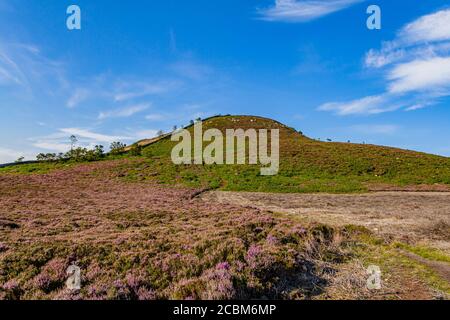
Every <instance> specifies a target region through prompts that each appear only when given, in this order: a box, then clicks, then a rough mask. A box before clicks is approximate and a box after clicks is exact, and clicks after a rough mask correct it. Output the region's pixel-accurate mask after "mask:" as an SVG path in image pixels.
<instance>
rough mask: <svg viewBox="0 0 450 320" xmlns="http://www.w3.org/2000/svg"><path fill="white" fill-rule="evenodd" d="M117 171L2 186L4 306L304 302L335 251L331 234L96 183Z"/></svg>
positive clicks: (254, 213) (94, 170)
mask: <svg viewBox="0 0 450 320" xmlns="http://www.w3.org/2000/svg"><path fill="white" fill-rule="evenodd" d="M115 165H117V163H110V162H102V163H95V164H88V165H82V166H78V167H73V168H70V169H67V170H56V171H52V172H50V173H47V174H41V175H27V176H17V175H15V176H11V175H4V176H2V177H1V179H0V189H1V190H3V191H5V192H2V193H0V204H1V206H0V216H1V217H2V219H3V220H5V221H14V223H15V224H17V225H19V226H20V227H19V228H7V227H5V228H4V229H3V230H2V233H1V234H0V244H1V246H0V248H1V252H0V297H1V298H2V299H19V298H20V299H42V298H44V299H95V300H97V299H142V300H148V299H173V298H177V299H233V298H267V297H269V298H282V299H284V298H304V297H311V296H314V295H316V294H318V293H319V292H318V289H317V288H320V286H325V285H326V281H325V280H324V278H323V277H322V275H321V271H320V270H319V269H320V268H318V266H319V265H320V264H321V263H323V262H324V261H325V260H324V258H323V257H330V261H334V260H333V259H334V257H336V256H337V255H339V254H341V253H342V247H340V246H339V245H337V246H334V245H332V244H333V243H334V241H335V234H337V233H339V230H337V229H329V228H324V227H322V226H317V225H307V224H301V223H299V222H295V221H292V220H291V219H288V218H283V217H281V216H275V215H273V214H270V213H266V212H262V211H260V210H257V209H253V208H243V207H240V206H233V205H218V204H215V203H211V202H205V201H202V200H201V199H197V198H193V196H192V195H193V194H196V193H198V190H196V189H189V188H182V187H179V188H173V187H172V188H167V187H164V186H161V185H157V184H154V183H148V182H147V183H133V184H131V183H126V182H123V181H121V180H120V179H118V178H116V177H115V176H114V175H108V174H103V175H99V174H98V172H99V170H101V169H105V168H106V169H108V168H112V167H114V166H115ZM103 166H104V167H103ZM103 172H109V171H108V170H104V171H103ZM326 259H328V258H326ZM71 264H75V265H77V266H78V267H80V269H81V284H82V285H81V290H79V291H75V292H70V291H68V289H66V286H65V281H66V277H67V275H66V269H67V267H68V266H70V265H71ZM319 291H320V290H319Z"/></svg>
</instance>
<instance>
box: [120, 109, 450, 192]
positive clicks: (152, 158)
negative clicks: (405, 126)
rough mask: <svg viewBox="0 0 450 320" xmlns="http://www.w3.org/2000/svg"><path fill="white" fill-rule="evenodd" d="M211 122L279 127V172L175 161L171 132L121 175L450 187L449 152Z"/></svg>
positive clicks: (278, 185)
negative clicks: (323, 138)
mask: <svg viewBox="0 0 450 320" xmlns="http://www.w3.org/2000/svg"><path fill="white" fill-rule="evenodd" d="M209 128H217V129H219V130H221V131H222V132H223V133H225V130H226V129H239V128H242V129H249V128H254V129H279V130H280V171H279V174H278V175H276V176H261V175H260V168H261V166H260V165H183V166H175V165H173V163H172V161H171V158H170V154H171V150H172V148H173V147H174V146H175V144H176V143H175V142H172V141H170V136H167V137H165V138H163V139H160V140H157V141H156V142H154V143H152V144H150V145H148V146H147V147H145V148H144V149H143V152H142V153H143V155H144V158H145V160H142V161H137V163H133V164H128V165H125V166H122V167H121V170H123V172H122V175H124V176H125V177H127V178H128V179H131V180H148V179H149V180H157V181H159V182H161V183H170V184H173V183H181V184H184V185H188V186H195V187H205V188H220V189H222V190H234V191H242V190H245V191H267V192H358V191H367V190H380V189H383V190H397V189H398V190H401V189H407V190H415V189H420V190H437V191H439V190H449V185H450V158H446V157H441V156H435V155H430V154H425V153H420V152H414V151H408V150H402V149H396V148H390V147H382V146H375V145H363V144H352V143H334V142H330V143H327V142H321V141H317V140H313V139H310V138H308V137H306V136H303V135H302V134H300V133H298V132H296V131H295V130H294V129H292V128H289V127H287V126H285V125H283V124H281V123H279V122H276V121H274V120H271V119H266V118H261V117H255V116H223V117H213V118H211V119H209V120H206V121H204V122H203V129H204V130H206V129H209ZM188 129H189V130H190V131H191V132H192V131H193V128H192V127H190V128H188ZM205 145H206V144H205Z"/></svg>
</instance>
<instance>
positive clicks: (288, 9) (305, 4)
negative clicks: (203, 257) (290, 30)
mask: <svg viewBox="0 0 450 320" xmlns="http://www.w3.org/2000/svg"><path fill="white" fill-rule="evenodd" d="M361 1H364V0H276V1H275V5H274V6H273V7H270V8H267V9H263V10H259V13H260V14H261V17H262V19H263V20H267V21H284V22H306V21H310V20H314V19H317V18H320V17H323V16H326V15H329V14H331V13H333V12H336V11H340V10H343V9H345V8H347V7H349V6H351V5H353V4H355V3H358V2H361Z"/></svg>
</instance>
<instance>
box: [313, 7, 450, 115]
mask: <svg viewBox="0 0 450 320" xmlns="http://www.w3.org/2000/svg"><path fill="white" fill-rule="evenodd" d="M365 65H366V67H368V68H383V70H384V78H385V79H384V80H385V82H386V90H385V92H384V93H381V94H378V95H375V96H369V97H364V98H360V99H356V100H353V101H350V102H341V103H337V102H331V103H326V104H324V105H322V106H320V107H319V110H323V111H334V112H336V113H338V114H340V115H349V114H374V113H380V112H387V111H393V110H397V109H402V108H404V110H405V111H414V110H418V109H422V108H425V107H427V106H430V105H434V104H436V103H437V102H438V101H437V98H439V97H444V96H448V95H450V10H441V11H438V12H435V13H432V14H429V15H425V16H422V17H420V18H418V19H416V20H415V21H413V22H411V23H409V24H407V25H405V26H404V27H403V28H401V29H400V31H399V32H398V33H397V37H396V38H395V39H394V40H393V41H388V42H384V43H382V46H381V49H380V50H376V49H371V50H369V51H368V52H367V54H366V57H365Z"/></svg>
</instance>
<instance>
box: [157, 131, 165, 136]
mask: <svg viewBox="0 0 450 320" xmlns="http://www.w3.org/2000/svg"><path fill="white" fill-rule="evenodd" d="M163 134H164V131H162V130H159V131H158V132H157V133H156V135H157V136H158V137H159V136H162V135H163Z"/></svg>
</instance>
